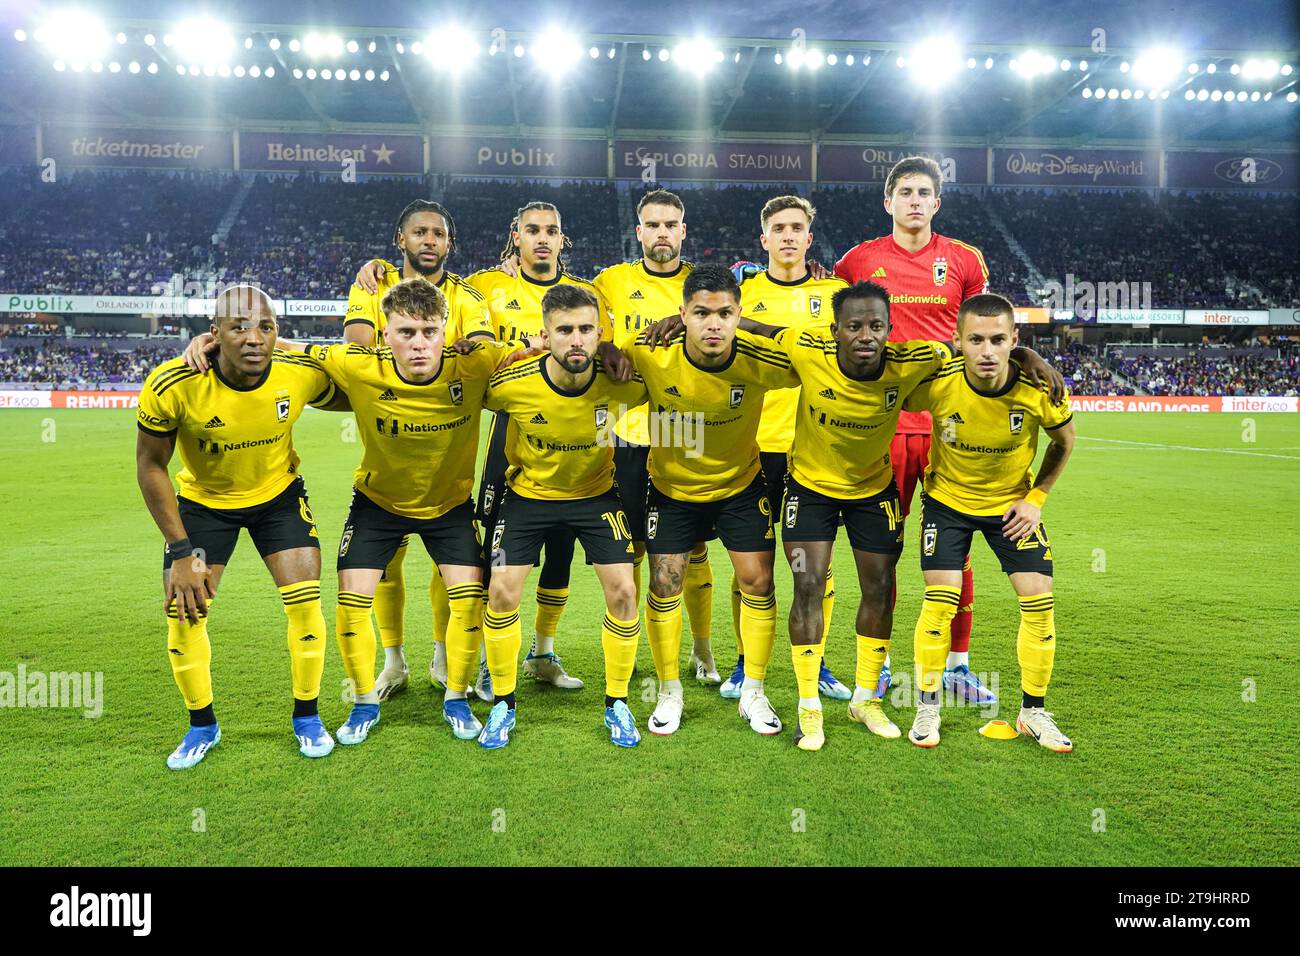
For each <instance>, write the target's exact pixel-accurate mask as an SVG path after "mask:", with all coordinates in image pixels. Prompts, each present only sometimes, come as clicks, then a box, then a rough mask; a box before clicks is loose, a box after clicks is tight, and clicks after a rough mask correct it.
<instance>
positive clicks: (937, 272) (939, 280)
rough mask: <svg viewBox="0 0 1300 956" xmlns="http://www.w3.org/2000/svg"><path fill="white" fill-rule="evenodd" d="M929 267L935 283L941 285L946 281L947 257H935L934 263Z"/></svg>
mask: <svg viewBox="0 0 1300 956" xmlns="http://www.w3.org/2000/svg"><path fill="white" fill-rule="evenodd" d="M930 269H931V273H932V274H933V275H934V284H935V285H943V284H944V283H945V282H947V281H948V260H947V259H935V260H934V265H933V266H931V267H930Z"/></svg>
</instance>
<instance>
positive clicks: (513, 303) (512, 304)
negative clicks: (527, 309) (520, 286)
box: [506, 299, 520, 310]
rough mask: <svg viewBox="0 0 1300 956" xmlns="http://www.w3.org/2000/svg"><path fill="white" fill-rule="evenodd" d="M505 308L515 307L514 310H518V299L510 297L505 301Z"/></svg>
mask: <svg viewBox="0 0 1300 956" xmlns="http://www.w3.org/2000/svg"><path fill="white" fill-rule="evenodd" d="M506 308H507V309H515V310H518V309H519V308H520V306H519V300H518V299H511V300H510V301H509V302H507V303H506Z"/></svg>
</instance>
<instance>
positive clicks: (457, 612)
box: [447, 581, 483, 692]
mask: <svg viewBox="0 0 1300 956" xmlns="http://www.w3.org/2000/svg"><path fill="white" fill-rule="evenodd" d="M447 600H448V602H449V603H450V605H451V614H450V617H449V619H448V622H447V689H448V690H450V691H456V692H460V691H464V690H466V689H468V688H469V685H470V683H471V682H472V681H473V680H474V665H475V664H477V663H478V646H479V642H480V641H482V639H483V617H482V609H483V583H482V582H481V581H474V582H472V583H470V584H458V585H456V586H455V587H451V588H447Z"/></svg>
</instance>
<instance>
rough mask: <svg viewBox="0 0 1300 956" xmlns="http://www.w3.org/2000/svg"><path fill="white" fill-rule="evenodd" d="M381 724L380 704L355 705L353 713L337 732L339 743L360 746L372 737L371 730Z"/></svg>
mask: <svg viewBox="0 0 1300 956" xmlns="http://www.w3.org/2000/svg"><path fill="white" fill-rule="evenodd" d="M377 723H379V705H378V704H353V705H352V713H350V714H348V719H347V720H346V721H345V722H344V724H343V726H342V727H340V728H339V729H338V731H337V733H338V735H339V743H341V744H347V745H348V746H351V745H352V744H359V743H361V742H362V741H363V740H365V739H366V738H367V737H368V736H370V729H371V728H372V727H374V726H375V724H377Z"/></svg>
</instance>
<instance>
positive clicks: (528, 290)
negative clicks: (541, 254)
mask: <svg viewBox="0 0 1300 956" xmlns="http://www.w3.org/2000/svg"><path fill="white" fill-rule="evenodd" d="M465 281H466V282H468V283H469V284H470V285H471V286H472V287H473V288H474V289H475V290H476V291H477V292H478V293H479V294H480V295H482V296H483V298H484V299H485V300H486V303H487V307H488V311H489V313H490V314H491V321H492V328H493V331H494V332H495V334H496V337H497V340H498V341H501V342H504V341H506V340H507V339H520V338H523V337H524V336H528V335H540V334H541V332H542V296H544V295H546V292H547V290H548V289H550V288H551V286H553V285H557V284H559V283H566V284H569V285H576V286H579V287H580V288H583V289H586V290H587V291H588V292H590V293H591V294H592V295H594V296H595V297H596V301H597V302H599V303H600V328H601V336H600V337H601V338H602V339H610V338H611V337H612V326H611V325H610V320H609V308H608V307H607V306H606V304H605V300H604V299H603V298H602V297H601V294H600V292H599V290H597V288H596V287H595V286H594V285H592V284H591V283H590V282H588V281H587V280H586V279H581V278H579V277H578V276H572V275H569V274H568V273H567V272H561V273H560V274H559V275H557V276H556V277H555V278H554V279H550V280H548V281H546V282H542V281H539V280H537V279H532V278H529V277H528V276H527V275H525V274H524V273H523V272H520V273H519V275H517V276H508V275H506V274H505V273H504V272H502V271H501V270H500V269H483V270H480V271H479V272H475V273H474V274H473V275H471V276H470V277H469V278H468V279H466V280H465Z"/></svg>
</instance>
